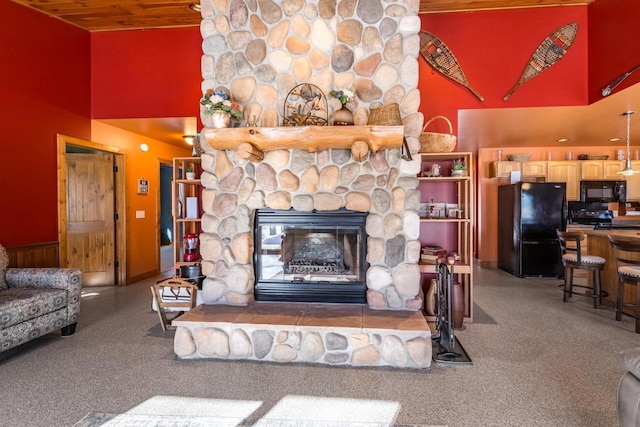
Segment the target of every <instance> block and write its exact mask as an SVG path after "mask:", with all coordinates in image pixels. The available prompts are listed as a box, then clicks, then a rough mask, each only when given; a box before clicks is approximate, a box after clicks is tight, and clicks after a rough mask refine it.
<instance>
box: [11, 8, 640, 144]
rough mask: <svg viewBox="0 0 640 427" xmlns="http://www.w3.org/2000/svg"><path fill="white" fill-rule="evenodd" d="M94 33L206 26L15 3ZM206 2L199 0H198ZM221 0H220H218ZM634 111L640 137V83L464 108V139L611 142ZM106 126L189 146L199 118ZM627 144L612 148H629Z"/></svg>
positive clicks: (166, 14) (191, 17) (175, 17)
mask: <svg viewBox="0 0 640 427" xmlns="http://www.w3.org/2000/svg"><path fill="white" fill-rule="evenodd" d="M13 1H14V2H16V3H19V4H22V5H25V6H27V7H30V8H33V9H36V10H39V11H41V12H43V13H45V14H47V15H50V16H53V17H56V18H58V19H61V20H63V21H65V22H68V23H70V24H72V25H75V26H78V27H80V28H83V29H86V30H88V31H107V30H108V31H115V30H128V29H147V28H173V27H188V26H198V25H200V22H201V20H202V18H201V15H200V13H199V12H196V11H194V10H192V9H191V8H190V7H189V6H190V5H191V4H192V3H193V2H192V1H186V0H13ZM198 1H199V0H196V2H198ZM212 1H218V0H212ZM594 1H596V0H420V12H421V13H441V12H452V11H470V10H492V9H507V8H524V7H549V6H575V5H587V4H590V3H593V2H594ZM628 110H636V111H639V114H636V115H634V116H632V130H633V135H632V140H634V141H639V140H640V84H636V85H635V86H632V87H631V88H628V89H626V90H624V91H620V92H618V93H614V94H613V95H611V96H609V97H607V98H605V99H603V100H602V101H599V102H597V103H595V104H593V105H590V106H583V107H553V108H517V109H511V108H504V109H483V110H461V111H460V113H459V117H458V137H459V139H460V140H462V141H467V143H468V144H469V146H471V147H478V148H481V147H498V146H552V145H555V144H557V142H556V140H557V139H558V138H562V137H567V138H571V141H569V142H568V143H566V144H567V145H594V146H595V145H607V144H611V143H609V142H607V140H608V139H609V138H612V137H616V136H617V137H624V136H625V135H624V134H625V130H626V127H625V122H624V118H623V117H622V116H621V113H623V112H625V111H628ZM104 122H105V123H108V124H111V125H113V126H116V127H120V128H122V129H125V130H129V131H131V132H134V133H138V134H141V135H144V136H148V137H150V138H153V139H157V140H160V141H164V142H167V143H171V144H174V145H179V146H184V142H183V140H182V135H184V134H191V133H195V132H196V130H195V129H194V128H195V126H196V119H195V118H194V117H187V118H163V119H158V118H150V119H120V120H105V121H104ZM623 144H624V141H622V142H618V143H614V144H612V145H623Z"/></svg>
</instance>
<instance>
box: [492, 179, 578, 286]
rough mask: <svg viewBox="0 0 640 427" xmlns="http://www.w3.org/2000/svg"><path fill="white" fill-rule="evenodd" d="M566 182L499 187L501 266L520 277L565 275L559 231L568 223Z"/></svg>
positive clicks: (522, 183) (499, 248) (499, 263)
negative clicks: (557, 232) (557, 231)
mask: <svg viewBox="0 0 640 427" xmlns="http://www.w3.org/2000/svg"><path fill="white" fill-rule="evenodd" d="M566 194H567V188H566V184H565V183H563V182H518V183H516V184H511V185H501V186H500V187H498V267H499V268H500V269H502V270H504V271H506V272H509V273H511V274H513V275H514V276H518V277H563V276H564V269H563V267H562V259H561V255H560V246H559V244H558V236H557V234H556V230H557V229H560V230H565V227H566V225H567V208H566V206H567V202H566V198H567V197H566Z"/></svg>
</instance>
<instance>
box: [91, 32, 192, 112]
mask: <svg viewBox="0 0 640 427" xmlns="http://www.w3.org/2000/svg"><path fill="white" fill-rule="evenodd" d="M201 57H202V35H201V34H200V28H199V27H190V28H175V29H157V30H146V31H111V32H96V33H91V69H92V76H91V100H92V102H91V113H92V117H93V118H94V119H114V118H139V117H192V116H196V117H197V116H199V111H200V110H199V104H198V101H199V99H200V97H201V96H202V91H201V89H200V85H201V83H202V74H201V71H200V58H201Z"/></svg>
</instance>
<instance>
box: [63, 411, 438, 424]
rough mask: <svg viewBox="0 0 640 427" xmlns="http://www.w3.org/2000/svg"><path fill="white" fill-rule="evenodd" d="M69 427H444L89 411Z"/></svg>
mask: <svg viewBox="0 0 640 427" xmlns="http://www.w3.org/2000/svg"><path fill="white" fill-rule="evenodd" d="M73 427H447V426H446V425H443V424H437V425H436V424H388V423H368V422H367V423H359V422H357V423H354V422H345V423H342V422H337V423H336V422H335V421H317V420H316V421H311V420H308V421H304V420H269V419H259V420H256V419H245V420H237V419H235V420H232V419H221V418H214V417H191V416H188V417H184V416H180V417H170V416H159V415H137V414H121V415H117V414H105V413H102V412H89V413H88V414H87V415H85V416H84V417H82V419H81V420H80V421H78V422H77V423H76V424H74V425H73Z"/></svg>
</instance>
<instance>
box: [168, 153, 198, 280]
mask: <svg viewBox="0 0 640 427" xmlns="http://www.w3.org/2000/svg"><path fill="white" fill-rule="evenodd" d="M187 168H193V170H194V171H195V173H196V179H186V170H187ZM200 169H201V168H200V157H175V158H174V159H173V185H172V191H171V200H172V212H171V216H172V217H173V234H174V236H173V260H174V267H175V270H176V277H180V271H179V270H180V267H181V266H183V265H193V264H196V263H198V262H200V260H197V261H183V256H184V242H183V236H184V235H185V234H186V233H196V234H200V232H201V227H200V222H201V218H200V216H201V212H202V206H201V203H200V200H201V197H200V194H201V188H202V187H201V185H202V184H201V182H200V179H199V178H198V177H199V176H200V173H201V170H200ZM191 197H195V198H196V199H195V200H196V206H195V212H194V213H195V217H194V215H190V216H189V217H187V198H191ZM191 200H193V199H191ZM189 213H192V212H189Z"/></svg>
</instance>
